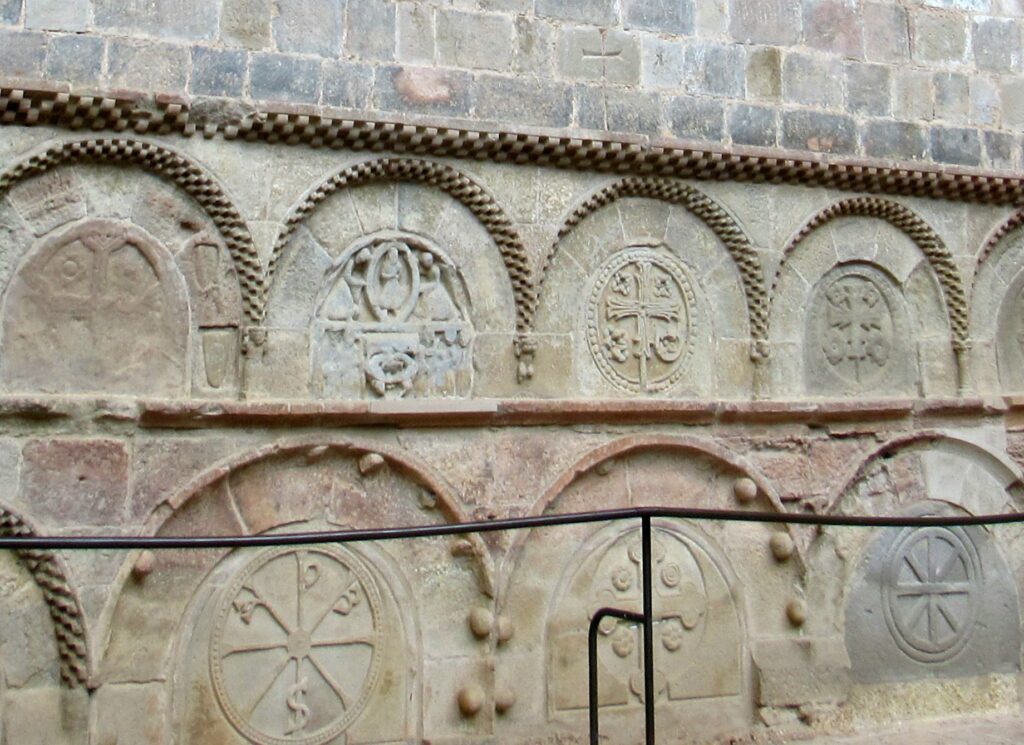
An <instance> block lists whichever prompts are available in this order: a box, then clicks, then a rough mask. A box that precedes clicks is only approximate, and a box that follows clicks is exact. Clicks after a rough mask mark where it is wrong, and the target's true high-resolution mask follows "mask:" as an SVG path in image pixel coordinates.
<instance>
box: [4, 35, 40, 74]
mask: <svg viewBox="0 0 1024 745" xmlns="http://www.w3.org/2000/svg"><path fill="white" fill-rule="evenodd" d="M45 60H46V35H45V34H41V33H37V32H35V31H29V32H25V31H7V30H0V70H3V74H4V76H5V77H10V78H38V77H39V76H40V75H42V72H43V64H44V63H45Z"/></svg>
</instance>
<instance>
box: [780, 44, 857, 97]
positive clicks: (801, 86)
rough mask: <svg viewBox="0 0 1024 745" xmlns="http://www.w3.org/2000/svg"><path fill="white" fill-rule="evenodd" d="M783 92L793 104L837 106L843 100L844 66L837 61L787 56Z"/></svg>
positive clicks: (783, 68)
mask: <svg viewBox="0 0 1024 745" xmlns="http://www.w3.org/2000/svg"><path fill="white" fill-rule="evenodd" d="M782 91H783V95H784V97H785V99H786V100H787V101H791V102H793V103H799V104H811V105H816V106H827V107H831V106H837V105H838V104H839V103H841V102H842V100H843V67H842V64H841V63H840V62H839V61H838V60H835V59H826V58H821V57H812V56H810V55H803V54H789V55H786V60H785V62H784V63H783V67H782Z"/></svg>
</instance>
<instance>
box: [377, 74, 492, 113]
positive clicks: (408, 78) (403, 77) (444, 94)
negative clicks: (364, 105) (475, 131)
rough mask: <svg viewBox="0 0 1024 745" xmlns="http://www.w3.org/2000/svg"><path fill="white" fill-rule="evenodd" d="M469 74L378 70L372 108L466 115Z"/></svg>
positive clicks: (467, 111) (469, 101) (469, 82)
mask: <svg viewBox="0 0 1024 745" xmlns="http://www.w3.org/2000/svg"><path fill="white" fill-rule="evenodd" d="M471 82H472V80H471V78H470V76H469V74H468V73H465V72H460V71H457V70H442V69H440V68H436V67H434V68H430V67H390V66H389V67H379V68H377V69H376V71H375V72H374V82H373V106H374V107H376V108H380V109H383V110H385V111H409V112H413V113H429V114H448V115H453V116H465V115H467V114H469V110H470V104H471V100H470V95H471Z"/></svg>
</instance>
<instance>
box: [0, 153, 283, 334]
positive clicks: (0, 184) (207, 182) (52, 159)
mask: <svg viewBox="0 0 1024 745" xmlns="http://www.w3.org/2000/svg"><path fill="white" fill-rule="evenodd" d="M81 162H99V163H130V164H132V165H135V166H138V167H140V168H142V169H143V170H145V171H148V172H150V173H153V174H155V175H157V176H160V177H161V178H164V179H167V180H168V181H170V182H172V183H174V184H175V185H177V186H179V187H181V188H182V189H183V190H184V191H185V192H186V193H187V194H188V195H189V196H190V197H192V198H193V199H195V200H196V202H197V203H198V204H199V205H200V206H201V207H202V208H203V209H204V210H205V211H206V213H207V214H208V215H209V216H210V219H212V220H213V222H214V224H215V225H216V226H217V230H218V231H220V234H221V235H222V236H223V238H224V243H225V245H226V246H227V248H228V251H229V252H230V254H231V258H232V261H233V262H234V265H235V272H236V274H237V276H238V281H239V283H240V285H241V291H242V305H243V309H244V311H245V316H246V318H247V320H248V321H249V322H250V323H256V322H257V321H259V320H260V317H261V312H262V308H263V305H264V296H265V295H266V286H265V284H264V278H263V272H262V270H261V266H260V260H259V255H258V254H257V252H256V247H255V246H254V245H253V242H252V236H251V235H250V234H249V229H248V227H246V224H245V221H244V220H243V219H242V216H241V215H240V214H239V213H238V210H237V209H235V206H234V204H233V203H232V202H231V200H230V199H229V198H228V196H227V194H226V193H225V191H224V188H223V187H222V186H221V185H220V184H219V183H217V181H216V180H215V179H214V178H213V177H212V176H210V175H209V174H208V173H207V172H206V171H205V170H204V169H202V168H201V167H200V166H199V165H198V164H196V163H195V162H194V161H192V160H191V159H189V158H186V157H185V156H183V155H181V154H180V153H176V152H174V151H173V150H168V149H167V148H165V147H161V146H159V145H154V144H152V143H150V142H143V141H141V140H128V139H96V140H77V141H74V142H63V143H58V144H55V145H50V146H49V147H46V148H45V149H43V150H42V151H40V152H37V153H35V154H34V155H31V156H29V157H28V158H25V159H24V160H21V161H20V162H18V163H15V164H14V165H13V166H11V167H10V168H8V169H6V170H5V171H3V172H0V196H2V195H3V194H5V193H6V192H7V191H8V190H10V189H11V188H12V187H13V186H14V185H15V184H17V183H19V182H20V181H23V180H24V179H27V178H31V177H33V176H38V175H39V174H42V173H45V172H46V171H48V170H50V169H51V168H56V167H57V166H61V165H66V164H71V163H81Z"/></svg>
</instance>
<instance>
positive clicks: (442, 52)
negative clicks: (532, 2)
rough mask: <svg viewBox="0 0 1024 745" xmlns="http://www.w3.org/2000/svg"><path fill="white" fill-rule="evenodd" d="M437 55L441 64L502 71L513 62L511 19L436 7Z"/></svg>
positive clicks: (493, 14) (495, 14)
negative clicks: (437, 8)
mask: <svg viewBox="0 0 1024 745" xmlns="http://www.w3.org/2000/svg"><path fill="white" fill-rule="evenodd" d="M436 23H437V56H438V61H439V62H440V63H441V64H442V65H446V66H449V67H462V68H470V69H484V70H495V71H497V72H504V71H506V70H508V69H509V68H510V67H511V65H512V40H513V26H512V19H511V18H509V17H508V16H506V15H500V14H497V13H467V12H463V11H460V10H443V9H441V10H438V11H437V17H436Z"/></svg>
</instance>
